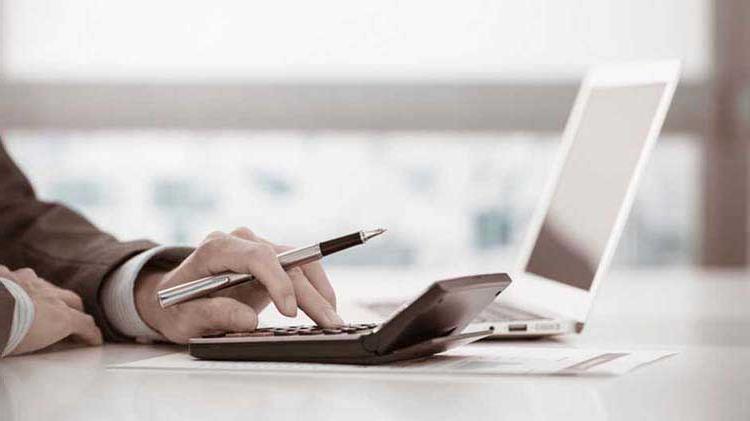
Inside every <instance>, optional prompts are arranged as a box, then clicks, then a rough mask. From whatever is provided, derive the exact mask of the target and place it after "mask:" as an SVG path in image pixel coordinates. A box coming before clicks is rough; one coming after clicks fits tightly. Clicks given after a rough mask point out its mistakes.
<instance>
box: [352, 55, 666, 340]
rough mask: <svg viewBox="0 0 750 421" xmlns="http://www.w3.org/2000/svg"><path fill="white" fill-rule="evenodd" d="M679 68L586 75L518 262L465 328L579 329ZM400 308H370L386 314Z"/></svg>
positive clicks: (528, 332) (521, 332)
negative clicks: (498, 292) (498, 291)
mask: <svg viewBox="0 0 750 421" xmlns="http://www.w3.org/2000/svg"><path fill="white" fill-rule="evenodd" d="M679 67H680V66H679V63H678V62H671V61H670V62H658V63H634V64H627V65H617V66H604V67H600V68H596V69H594V70H592V71H591V72H589V73H588V75H587V76H586V78H585V79H584V81H583V84H582V85H581V88H580V91H579V92H578V97H577V98H576V101H575V104H574V105H573V109H572V111H571V113H570V117H569V119H568V123H567V126H566V128H565V132H564V134H563V138H562V144H561V148H560V153H559V158H558V162H557V163H556V167H555V169H554V173H553V176H552V177H551V179H550V183H549V185H548V187H547V189H546V191H545V192H544V194H543V196H542V200H541V203H540V204H539V206H538V207H537V209H536V212H535V214H534V217H533V218H532V222H531V226H530V229H529V231H528V235H527V237H526V241H525V242H524V244H523V247H522V252H521V256H520V258H519V259H518V266H517V270H515V271H511V277H512V279H513V284H511V286H510V287H508V289H507V290H506V291H505V292H504V293H503V294H501V295H500V296H499V297H498V300H497V301H495V302H494V303H493V304H491V305H490V306H488V307H487V309H486V310H485V311H484V312H483V313H481V314H480V315H479V316H478V317H477V318H476V319H475V320H474V323H472V324H471V325H470V326H469V327H468V328H467V330H470V329H471V330H474V329H476V330H484V329H487V328H490V327H492V328H493V329H494V331H495V334H494V336H497V337H524V336H527V337H536V336H544V335H558V334H564V333H573V332H580V331H581V330H582V329H583V327H584V324H585V323H586V317H587V316H588V314H589V310H590V309H591V306H592V304H593V301H594V296H595V294H596V290H597V288H598V287H599V286H600V284H601V282H602V281H603V280H604V278H605V277H606V275H607V269H608V267H609V264H610V261H611V260H612V256H613V254H614V252H615V249H616V248H617V243H618V240H619V238H620V234H622V230H623V228H624V226H625V221H626V219H627V216H628V213H629V211H630V208H631V206H632V203H633V198H634V197H635V193H636V187H637V185H638V179H639V178H640V176H641V173H642V172H643V168H644V166H645V164H646V161H647V160H648V157H649V155H650V153H651V150H652V149H653V146H654V144H655V142H656V139H657V137H658V136H659V132H660V131H661V127H662V123H663V122H664V118H665V116H666V114H667V110H668V109H669V105H670V103H671V101H672V95H673V93H674V90H675V87H676V85H677V80H678V78H679ZM399 304H400V303H391V302H371V303H368V304H365V306H366V307H367V308H368V310H370V311H374V312H375V313H377V314H378V315H380V316H382V317H386V316H388V315H389V314H390V313H391V312H392V311H393V310H395V309H396V308H397V307H398V305H399Z"/></svg>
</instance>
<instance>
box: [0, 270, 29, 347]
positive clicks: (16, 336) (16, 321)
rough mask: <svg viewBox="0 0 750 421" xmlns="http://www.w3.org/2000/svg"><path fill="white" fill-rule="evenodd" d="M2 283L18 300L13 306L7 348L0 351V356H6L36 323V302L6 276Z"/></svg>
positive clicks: (1, 279)
mask: <svg viewBox="0 0 750 421" xmlns="http://www.w3.org/2000/svg"><path fill="white" fill-rule="evenodd" d="M0 283H2V284H3V285H4V286H5V289H7V290H8V292H10V295H12V296H13V298H14V299H15V301H16V303H15V306H14V307H13V322H12V323H11V328H10V336H9V337H8V343H7V344H5V349H4V350H2V353H0V357H4V356H6V355H8V354H10V353H11V352H13V350H14V349H16V347H17V346H18V344H20V343H21V341H22V340H23V338H24V337H26V334H27V333H29V330H30V329H31V325H32V324H33V323H34V302H33V301H32V300H31V297H29V294H27V293H26V291H24V289H23V288H21V287H20V286H19V285H18V284H17V283H15V282H13V281H10V280H8V279H5V278H0Z"/></svg>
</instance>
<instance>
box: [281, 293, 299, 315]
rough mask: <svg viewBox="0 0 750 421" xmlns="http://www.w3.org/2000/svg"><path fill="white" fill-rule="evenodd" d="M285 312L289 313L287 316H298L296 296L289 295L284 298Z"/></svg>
mask: <svg viewBox="0 0 750 421" xmlns="http://www.w3.org/2000/svg"><path fill="white" fill-rule="evenodd" d="M284 311H285V312H286V313H287V316H290V317H296V316H297V300H295V299H294V295H288V296H287V297H286V298H284Z"/></svg>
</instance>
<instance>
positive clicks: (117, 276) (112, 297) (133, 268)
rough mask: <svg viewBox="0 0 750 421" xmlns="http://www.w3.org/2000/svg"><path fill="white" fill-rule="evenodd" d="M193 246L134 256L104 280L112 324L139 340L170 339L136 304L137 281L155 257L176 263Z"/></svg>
mask: <svg viewBox="0 0 750 421" xmlns="http://www.w3.org/2000/svg"><path fill="white" fill-rule="evenodd" d="M192 250H193V249H191V248H187V247H169V246H159V247H154V248H152V249H150V250H146V251H144V252H142V253H140V254H137V255H136V256H134V257H132V258H130V260H128V261H127V262H125V263H124V264H123V265H122V266H120V267H119V268H117V270H115V271H114V272H112V274H110V275H109V276H108V277H107V279H106V280H105V281H104V285H103V287H102V290H101V295H100V300H101V303H102V306H103V307H104V314H105V315H106V316H107V320H108V321H109V323H110V324H111V325H112V326H113V327H114V328H115V329H116V330H117V331H119V332H120V333H122V334H123V335H125V336H129V337H131V338H135V339H136V340H137V341H139V342H152V341H162V342H166V341H167V340H166V339H165V338H164V337H163V336H162V335H161V334H159V332H157V331H155V330H154V329H151V327H149V326H148V325H147V324H146V322H144V321H143V319H141V316H140V314H138V309H137V308H136V306H135V294H134V292H135V281H136V279H137V278H138V274H139V273H140V272H141V270H142V269H143V267H144V266H145V265H146V264H147V263H149V262H150V261H152V260H154V259H160V260H161V259H164V260H168V261H170V262H172V263H174V265H175V266H176V265H177V264H179V262H180V261H182V260H183V259H185V258H186V257H187V256H188V255H189V254H190V253H191V252H192Z"/></svg>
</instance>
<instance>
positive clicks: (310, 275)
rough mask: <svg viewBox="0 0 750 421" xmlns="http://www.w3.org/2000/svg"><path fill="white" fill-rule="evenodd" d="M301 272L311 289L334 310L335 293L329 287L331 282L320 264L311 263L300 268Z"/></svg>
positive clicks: (331, 287)
mask: <svg viewBox="0 0 750 421" xmlns="http://www.w3.org/2000/svg"><path fill="white" fill-rule="evenodd" d="M302 271H303V272H304V273H305V276H306V277H307V279H308V281H309V282H310V283H311V284H312V286H313V287H315V289H316V290H317V291H318V292H319V293H320V295H322V296H323V298H325V300H326V301H328V303H329V304H330V305H331V307H333V308H334V309H335V308H336V293H335V292H334V290H333V286H331V281H330V280H329V279H328V275H327V274H326V272H325V270H323V265H321V264H320V262H312V263H308V264H306V265H303V266H302Z"/></svg>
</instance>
